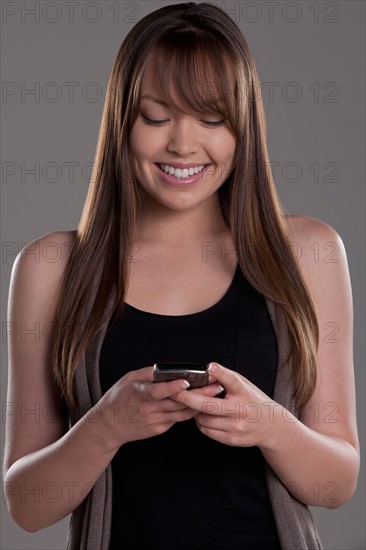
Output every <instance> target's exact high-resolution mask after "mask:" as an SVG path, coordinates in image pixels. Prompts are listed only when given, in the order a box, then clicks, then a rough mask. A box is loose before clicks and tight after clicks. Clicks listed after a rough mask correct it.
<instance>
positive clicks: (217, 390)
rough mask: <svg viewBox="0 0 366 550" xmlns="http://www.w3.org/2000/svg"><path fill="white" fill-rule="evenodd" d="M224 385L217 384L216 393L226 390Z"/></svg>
mask: <svg viewBox="0 0 366 550" xmlns="http://www.w3.org/2000/svg"><path fill="white" fill-rule="evenodd" d="M224 389H225V388H224V387H223V386H217V387H216V392H215V393H221V392H222V391H224Z"/></svg>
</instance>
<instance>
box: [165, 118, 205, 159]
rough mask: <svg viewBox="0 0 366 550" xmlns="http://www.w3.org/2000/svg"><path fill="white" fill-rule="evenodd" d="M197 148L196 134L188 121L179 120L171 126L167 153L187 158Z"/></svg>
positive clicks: (192, 125)
mask: <svg viewBox="0 0 366 550" xmlns="http://www.w3.org/2000/svg"><path fill="white" fill-rule="evenodd" d="M197 148H198V139H197V133H196V130H195V128H194V123H193V122H192V121H190V120H187V119H186V120H180V121H177V122H175V123H174V124H172V125H171V130H170V133H169V140H168V143H167V151H169V152H175V153H178V154H179V155H180V156H181V157H188V156H189V155H191V154H193V153H195V152H196V151H197Z"/></svg>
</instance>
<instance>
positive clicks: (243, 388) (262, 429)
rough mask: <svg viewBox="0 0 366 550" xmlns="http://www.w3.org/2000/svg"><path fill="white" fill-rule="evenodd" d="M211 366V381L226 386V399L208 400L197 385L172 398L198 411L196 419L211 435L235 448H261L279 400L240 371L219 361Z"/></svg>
mask: <svg viewBox="0 0 366 550" xmlns="http://www.w3.org/2000/svg"><path fill="white" fill-rule="evenodd" d="M210 365H212V367H210V368H209V373H210V381H211V380H215V381H216V382H218V383H219V384H222V385H223V387H224V388H225V390H226V395H225V398H223V399H221V398H217V397H216V398H215V397H212V398H210V399H209V400H208V399H207V396H205V395H203V394H202V388H197V389H192V390H189V391H182V392H179V393H178V394H176V395H174V396H171V397H170V399H174V400H175V401H178V402H179V403H182V404H184V405H186V406H187V407H190V408H191V409H195V410H197V411H199V412H198V413H197V414H196V416H195V417H194V418H195V420H196V423H197V426H198V428H199V429H200V431H201V432H202V433H203V434H205V435H207V436H208V437H211V438H212V439H215V440H216V441H219V442H220V443H224V444H226V445H232V446H236V447H250V446H253V445H257V446H259V447H260V446H261V443H262V442H264V441H265V440H266V438H267V435H268V433H269V429H270V424H271V418H272V417H273V407H274V406H276V405H277V406H279V405H278V403H276V402H275V401H273V400H272V399H270V398H269V397H268V395H266V394H265V393H263V392H262V391H261V390H260V389H259V388H258V387H257V386H255V385H254V384H252V382H250V381H249V380H248V379H247V378H245V377H244V376H242V375H241V374H239V373H238V372H235V371H233V370H231V369H227V368H225V367H223V366H222V365H219V364H218V363H210ZM200 390H201V391H200Z"/></svg>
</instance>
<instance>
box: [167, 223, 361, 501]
mask: <svg viewBox="0 0 366 550" xmlns="http://www.w3.org/2000/svg"><path fill="white" fill-rule="evenodd" d="M299 225H300V226H301V228H300V229H301V230H300V232H299V233H298V236H297V237H296V236H295V237H294V238H293V239H292V240H293V241H295V242H297V244H298V245H300V247H301V250H302V254H303V256H302V265H301V269H302V270H303V273H304V277H305V282H306V283H307V285H308V288H309V290H310V294H311V296H312V298H313V301H314V305H315V308H316V312H317V316H318V319H319V325H320V343H319V350H318V381H317V384H316V387H315V390H314V393H313V395H312V397H311V399H310V401H309V402H308V403H307V405H306V406H305V407H303V409H302V410H301V411H300V418H299V419H296V418H295V417H294V416H293V415H292V414H291V413H290V412H289V411H288V410H287V409H285V408H284V407H283V406H282V405H279V404H278V403H276V402H275V401H273V400H271V399H269V397H268V396H266V395H265V394H264V393H263V392H262V391H261V390H260V389H259V388H257V387H256V386H255V385H254V384H252V383H251V382H250V381H249V380H247V379H246V378H244V377H243V376H241V375H239V374H238V373H236V372H233V371H231V370H230V369H226V368H225V367H224V366H220V365H219V366H218V369H217V370H214V371H212V375H213V376H214V377H215V378H216V380H217V381H218V382H220V383H222V384H223V386H224V387H225V388H226V390H227V395H226V397H225V399H224V400H223V401H221V402H220V401H219V400H218V399H212V400H211V401H210V402H207V399H205V398H204V397H203V398H201V397H200V396H199V395H197V394H195V395H193V394H191V392H187V393H183V392H181V393H179V394H178V395H177V396H175V397H174V399H175V401H179V402H180V403H182V404H183V403H184V404H185V405H187V406H189V407H192V408H196V410H198V411H200V413H199V414H198V415H197V416H196V422H197V425H198V427H199V428H200V430H201V431H202V432H203V433H204V434H206V435H207V436H209V437H212V438H213V439H216V440H217V441H220V442H222V443H225V444H228V445H235V446H252V445H257V446H258V447H259V448H260V449H261V451H262V453H263V455H264V457H265V458H266V460H267V462H268V463H269V464H270V465H271V467H272V468H273V469H274V471H275V472H276V473H277V475H278V477H279V478H280V479H281V481H282V482H283V484H284V485H285V486H286V487H287V489H288V490H289V491H290V492H291V493H292V494H293V495H294V496H295V497H296V498H297V499H298V500H300V501H302V502H304V503H305V504H309V505H313V506H323V507H326V508H337V507H338V506H341V505H342V504H344V503H345V502H347V500H349V499H350V498H351V497H352V495H353V494H354V491H355V488H356V484H357V479H358V473H359V462H360V459H359V452H360V451H359V442H358V434H357V423H356V407H355V387H354V372H353V358H352V349H353V343H352V337H353V336H352V316H353V312H352V293H351V284H350V278H349V272H348V266H347V259H346V252H345V249H344V246H343V243H342V240H341V238H340V237H339V235H338V234H337V233H336V232H335V231H334V230H333V229H332V228H331V227H329V226H327V225H326V224H323V223H322V222H318V221H317V220H311V218H310V219H307V218H305V219H302V220H299ZM314 243H318V245H319V248H320V250H322V251H323V257H322V261H319V262H314V261H313V258H314V256H312V257H310V258H309V256H308V257H306V254H308V255H309V254H312V249H311V248H310V249H309V247H314ZM328 243H334V245H335V246H333V245H331V246H329V244H328ZM327 244H328V248H327V246H326V245H327ZM337 247H338V248H337ZM334 250H337V256H336V259H337V260H338V261H337V262H335V263H331V262H325V261H323V260H324V256H327V255H328V257H329V252H333V251H334ZM335 329H336V331H337V332H336V335H335V334H334V332H335ZM248 404H255V405H256V407H255V408H254V409H253V407H252V410H250V407H248V408H247V405H248ZM253 410H254V412H253ZM238 411H239V414H238ZM250 414H252V415H253V414H254V415H255V414H258V418H257V419H256V420H255V421H253V420H251V419H250ZM239 415H240V416H239ZM239 420H240V421H239Z"/></svg>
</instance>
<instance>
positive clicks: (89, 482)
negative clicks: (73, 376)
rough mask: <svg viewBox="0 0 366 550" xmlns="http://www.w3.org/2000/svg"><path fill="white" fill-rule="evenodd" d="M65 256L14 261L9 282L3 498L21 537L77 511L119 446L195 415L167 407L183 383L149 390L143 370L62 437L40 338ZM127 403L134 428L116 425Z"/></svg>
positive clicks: (148, 371) (61, 417)
mask: <svg viewBox="0 0 366 550" xmlns="http://www.w3.org/2000/svg"><path fill="white" fill-rule="evenodd" d="M70 238H71V236H70V235H69V234H68V233H67V232H65V233H54V234H51V235H46V236H44V237H42V238H41V239H39V240H38V241H37V243H36V244H38V245H40V246H41V249H42V247H44V246H47V243H49V242H53V243H54V242H55V241H57V242H58V243H59V244H60V245H62V242H63V241H65V240H68V239H70ZM28 246H29V249H31V248H32V246H34V243H31V244H30V245H28ZM67 249H68V247H66V246H65V247H64V248H63V250H65V254H64V255H63V256H62V257H61V259H60V262H58V263H57V262H56V263H51V262H47V260H46V259H45V258H46V255H43V254H40V255H39V258H38V261H37V259H36V258H35V256H34V255H31V254H29V255H26V254H25V255H24V254H23V256H22V255H18V257H17V259H16V261H15V263H14V266H13V271H12V276H11V284H10V292H9V308H8V320H9V323H10V325H9V326H10V327H12V330H11V334H10V335H9V381H8V396H7V413H8V414H7V417H6V444H5V456H4V490H5V494H6V497H7V502H8V508H9V511H10V514H11V515H12V517H13V519H14V520H15V521H16V522H17V523H18V524H19V525H20V526H21V527H22V528H23V529H26V530H27V531H37V530H39V529H41V528H43V527H47V526H48V525H51V524H53V523H55V522H56V521H59V520H60V519H62V518H64V517H65V516H67V515H68V514H70V513H71V512H72V511H73V510H75V508H76V507H77V506H78V505H79V504H80V503H81V502H82V501H83V500H84V498H85V497H86V496H87V494H88V493H89V491H90V490H91V489H92V487H93V485H94V484H95V482H96V481H97V479H98V478H99V476H100V475H101V473H102V472H103V471H104V470H105V468H106V467H107V466H108V464H109V463H110V461H111V459H112V458H113V456H114V454H115V453H116V452H117V450H118V449H119V447H120V446H121V445H123V444H124V443H125V442H127V441H132V440H136V439H143V438H146V437H151V436H154V435H157V434H159V433H163V432H164V431H166V430H167V429H169V428H170V427H171V426H172V425H173V424H174V423H175V422H176V421H181V420H186V419H188V418H192V416H194V415H195V414H196V411H192V410H190V409H187V408H186V407H185V406H182V405H180V404H177V403H174V402H173V401H172V400H171V399H168V396H170V395H171V394H173V393H177V391H181V390H182V387H181V386H180V384H181V383H182V381H172V382H168V383H161V384H152V367H145V368H143V369H139V370H137V371H132V372H130V373H128V374H126V375H125V376H124V377H122V378H121V379H120V380H119V381H118V382H117V383H116V384H114V386H112V388H110V390H109V391H108V392H106V393H105V394H104V396H103V397H102V399H101V400H100V401H99V402H98V403H97V404H96V405H95V406H94V407H93V408H92V409H91V410H90V411H88V413H87V414H86V415H85V416H84V417H83V418H82V419H81V420H80V421H79V422H78V423H77V424H75V426H73V427H72V428H71V429H70V430H68V422H67V418H66V416H65V412H64V411H63V409H62V405H61V398H60V392H59V391H58V389H57V387H56V385H55V384H54V382H53V379H52V377H51V375H50V372H49V365H48V359H47V357H48V350H49V348H48V346H49V341H48V338H47V332H48V331H47V330H46V327H49V325H48V323H52V322H53V319H54V312H55V305H56V299H57V295H58V293H59V289H60V283H61V276H62V273H63V270H64V267H65V264H66V261H67ZM26 250H27V248H26ZM22 258H23V260H22ZM35 327H36V332H35V333H34V332H32V330H33V329H34V328H35ZM27 331H28V332H27ZM215 390H216V393H218V391H221V390H218V389H217V386H216V387H215V385H211V387H210V388H208V389H207V392H208V393H207V395H209V394H210V392H211V395H215ZM212 392H213V393H212ZM131 402H132V403H134V404H135V406H136V414H135V417H134V422H132V423H130V422H124V419H123V415H121V416H120V415H118V417H117V419H116V407H119V408H120V410H121V411H123V410H124V406H125V405H126V404H128V403H131Z"/></svg>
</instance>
